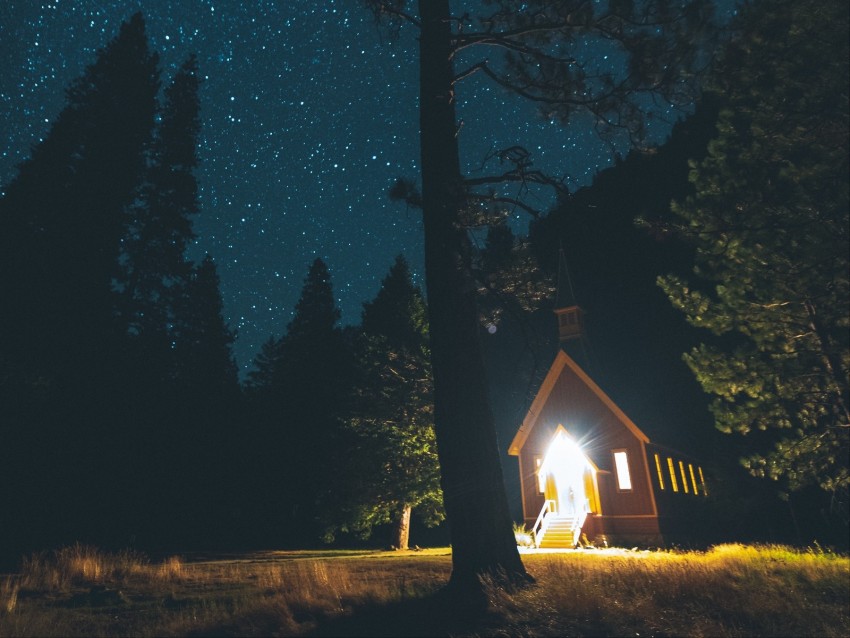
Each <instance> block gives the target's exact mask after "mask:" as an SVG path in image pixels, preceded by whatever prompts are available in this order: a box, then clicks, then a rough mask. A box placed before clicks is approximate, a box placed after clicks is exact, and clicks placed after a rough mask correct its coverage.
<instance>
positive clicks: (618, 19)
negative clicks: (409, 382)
mask: <svg viewBox="0 0 850 638" xmlns="http://www.w3.org/2000/svg"><path fill="white" fill-rule="evenodd" d="M367 4H368V5H369V6H371V8H372V9H373V10H374V11H375V13H376V15H378V16H387V17H389V18H390V19H392V20H398V21H402V22H407V23H408V24H411V25H413V26H415V27H416V28H417V29H418V30H419V38H418V43H419V68H420V80H419V84H420V100H419V112H420V139H421V145H420V151H421V167H422V169H421V176H422V194H421V197H417V200H418V201H420V202H421V206H422V211H423V223H424V232H425V269H426V284H427V298H428V309H429V325H430V336H431V348H432V365H433V372H434V393H435V394H434V403H435V426H436V431H437V441H438V444H439V445H438V449H439V457H440V466H441V471H442V487H443V495H444V500H445V507H446V513H447V518H448V521H449V527H450V529H451V538H452V549H453V551H452V576H451V579H450V583H449V587H450V589H455V590H456V591H457V592H459V593H461V594H467V595H469V596H470V597H472V598H473V599H474V600H475V602H476V603H477V604H481V603H482V602H483V601H484V597H483V595H482V592H481V581H480V576H481V575H482V574H484V573H487V574H491V575H492V576H493V577H495V578H496V579H497V580H499V581H502V582H506V583H508V584H516V583H522V582H527V581H528V579H529V577H528V574H527V572H526V570H525V568H524V566H523V564H522V561H521V560H520V557H519V554H518V551H517V548H516V541H515V539H514V536H513V533H512V529H511V519H510V514H509V512H508V505H507V499H506V496H505V491H504V483H503V477H502V470H501V465H500V454H499V449H498V442H497V438H496V432H495V426H494V421H493V415H492V412H491V408H490V403H489V398H488V389H487V380H486V371H485V369H484V361H483V357H482V352H481V348H480V346H479V343H478V337H479V323H478V308H477V304H476V289H477V286H476V285H475V282H474V277H473V274H472V263H471V253H472V251H471V250H470V242H469V238H468V236H467V228H466V224H465V221H466V219H465V218H466V217H467V216H468V211H469V210H470V208H475V207H478V208H480V207H481V206H484V207H499V206H504V205H505V204H508V205H519V206H523V203H522V202H518V201H517V199H516V198H515V197H511V196H509V195H505V193H504V191H500V190H499V189H500V187H501V186H502V185H505V184H514V185H522V186H524V187H527V186H529V185H533V184H551V183H552V180H548V179H546V178H545V176H543V175H541V174H540V173H539V172H538V171H534V170H532V169H531V166H530V162H529V160H528V153H524V152H517V150H516V149H517V147H512V148H509V149H505V150H504V151H502V152H500V153H497V154H495V155H494V157H498V158H499V159H501V160H502V161H503V162H505V165H506V166H508V167H509V168H508V170H506V171H504V172H501V173H500V174H496V175H491V176H483V177H480V178H474V179H469V178H465V177H464V176H463V174H462V170H461V164H460V154H459V146H458V144H459V142H458V139H459V131H460V127H459V126H458V123H457V118H456V114H455V95H456V93H457V91H458V90H459V88H460V83H461V82H462V81H463V80H464V79H465V78H469V77H470V76H472V75H473V74H478V75H479V76H484V77H487V78H489V79H491V80H493V81H494V82H495V83H496V84H498V85H499V86H501V87H503V88H505V89H507V90H509V91H512V92H513V93H515V94H517V95H519V96H521V97H524V98H526V99H529V100H531V101H534V102H535V103H536V104H538V105H540V106H541V107H542V111H543V114H544V115H545V116H546V117H547V119H550V120H556V121H557V120H559V121H562V122H567V121H570V120H572V119H573V118H574V116H575V115H577V114H582V113H583V114H587V115H589V116H590V117H591V118H592V121H593V122H595V125H596V126H597V127H598V128H600V129H606V130H607V132H612V131H620V132H622V133H623V134H624V135H626V136H639V135H640V133H641V129H642V126H641V124H642V122H643V109H642V107H643V106H644V105H645V98H646V97H647V96H650V95H661V97H663V98H666V99H668V100H672V101H674V102H675V101H682V100H686V99H688V98H689V89H690V88H691V86H692V85H691V83H690V82H689V81H688V80H689V79H692V78H693V77H694V74H693V70H694V68H695V67H696V66H697V63H698V60H697V56H696V54H695V50H696V48H695V46H694V44H695V43H696V42H699V41H700V34H701V31H700V29H699V28H698V27H700V26H702V23H703V18H704V13H703V11H702V9H703V7H704V3H703V2H700V1H695V2H688V3H684V5H683V6H678V5H677V7H676V8H675V9H674V8H673V7H671V6H670V3H667V2H643V3H632V2H610V3H605V4H600V5H598V4H596V3H589V2H584V1H580V0H575V1H573V0H564V1H561V2H551V1H547V0H537V1H530V2H529V1H527V0H523V1H522V2H516V1H513V0H501V1H497V0H494V1H493V2H488V3H486V6H488V7H490V9H491V10H490V11H489V13H486V10H485V15H482V12H481V11H479V7H477V6H476V7H475V9H473V10H470V11H467V12H464V11H463V9H462V8H458V7H455V8H456V9H457V11H456V12H453V11H452V10H451V8H450V6H449V2H448V0H419V2H418V3H417V5H418V12H417V11H416V10H413V9H410V8H409V4H408V3H407V2H404V1H397V0H370V1H369V2H368V3H367ZM473 14H475V15H474V17H473ZM476 27H477V28H476ZM590 41H594V42H595V43H597V44H599V45H600V47H602V49H604V48H605V47H606V46H610V47H612V50H611V51H610V52H611V53H615V52H616V53H615V54H616V55H617V56H622V58H623V59H624V60H625V61H626V66H625V71H624V72H623V73H622V74H619V75H618V74H616V73H611V72H609V71H608V70H607V69H605V68H604V66H605V65H604V64H602V63H601V60H598V59H597V60H594V59H592V56H593V54H594V53H595V52H599V51H601V50H602V49H595V48H594V47H587V46H585V45H586V44H587V43H588V42H590ZM482 49H483V50H484V51H490V52H492V51H501V52H504V53H505V56H504V57H503V58H502V59H501V60H500V61H495V60H491V59H490V58H489V57H483V58H482V59H480V60H479V61H478V62H474V61H472V60H471V56H472V55H474V52H475V51H476V50H478V51H480V50H482ZM461 52H463V59H464V60H465V61H469V62H471V64H470V66H468V67H466V68H465V69H463V70H460V71H459V72H458V71H456V70H455V68H454V64H455V62H456V61H457V60H459V59H461V56H460V55H459V54H460V53H461ZM588 54H590V56H591V59H588ZM605 54H606V53H602V54H601V55H605ZM488 55H489V54H486V53H485V54H484V56H488ZM482 187H489V188H490V190H488V191H487V192H482V191H481V188H482ZM524 208H525V209H526V210H527V209H528V206H524Z"/></svg>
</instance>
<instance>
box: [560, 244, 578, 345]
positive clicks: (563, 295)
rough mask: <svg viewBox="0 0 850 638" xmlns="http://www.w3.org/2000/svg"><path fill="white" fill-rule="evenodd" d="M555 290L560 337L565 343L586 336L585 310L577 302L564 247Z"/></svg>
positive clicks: (561, 250) (561, 251)
mask: <svg viewBox="0 0 850 638" xmlns="http://www.w3.org/2000/svg"><path fill="white" fill-rule="evenodd" d="M557 286H558V287H557V289H556V292H555V315H556V316H557V318H558V339H559V341H560V343H561V345H562V346H563V344H565V343H567V342H570V341H574V340H580V339H582V338H583V337H584V310H582V308H581V306H579V305H578V304H577V303H576V300H575V292H574V291H573V282H572V280H571V279H570V271H569V269H568V268H567V258H566V256H565V255H564V249H563V248H561V249H560V251H559V252H558V283H557Z"/></svg>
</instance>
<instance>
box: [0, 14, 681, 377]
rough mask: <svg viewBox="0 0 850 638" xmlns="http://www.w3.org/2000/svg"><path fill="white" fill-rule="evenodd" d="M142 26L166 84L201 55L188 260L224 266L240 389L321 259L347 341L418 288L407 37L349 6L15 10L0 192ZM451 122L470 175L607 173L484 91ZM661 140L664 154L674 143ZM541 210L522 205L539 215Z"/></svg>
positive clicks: (552, 131) (461, 95) (473, 94)
mask: <svg viewBox="0 0 850 638" xmlns="http://www.w3.org/2000/svg"><path fill="white" fill-rule="evenodd" d="M139 10H141V11H142V12H143V13H144V15H145V19H146V23H147V30H148V36H149V39H150V42H151V47H152V49H153V50H155V51H157V52H159V54H160V56H161V59H160V62H161V66H162V68H163V84H164V85H165V84H167V83H168V82H169V81H170V78H171V76H172V75H173V73H174V70H175V69H176V67H177V66H178V65H179V64H180V62H182V61H183V60H184V59H185V58H186V57H187V56H188V55H189V54H190V53H196V54H197V56H198V61H199V67H200V72H201V75H202V77H203V78H204V82H203V85H202V87H201V106H202V118H203V127H204V128H203V133H202V145H201V149H200V159H201V166H200V169H199V171H198V174H197V176H198V179H199V184H200V189H201V213H200V215H198V216H197V218H196V219H195V231H196V233H197V235H198V238H197V242H196V246H194V247H193V254H192V257H194V258H196V259H197V258H199V257H200V256H202V255H203V253H204V252H209V253H210V254H212V256H213V257H214V258H215V260H216V263H217V265H218V269H219V275H220V277H221V282H222V294H223V297H224V304H225V315H226V316H225V318H226V320H227V321H228V323H229V324H230V326H231V327H233V328H237V329H238V339H237V343H236V346H235V355H236V358H237V362H238V364H239V366H240V368H241V369H242V371H243V372H245V371H246V370H247V369H249V368H250V367H251V361H252V359H253V357H254V355H255V354H256V353H257V351H258V350H259V347H260V345H261V344H262V342H263V341H265V340H266V339H267V338H268V337H269V336H270V335H272V334H274V335H275V336H280V335H281V334H283V332H284V331H285V327H286V324H287V323H288V322H289V320H290V319H291V316H292V312H293V310H294V307H295V303H296V302H297V300H298V296H299V294H300V292H301V287H302V284H303V280H304V277H305V275H306V273H307V269H308V267H309V265H310V263H311V262H312V261H313V260H314V259H315V258H316V257H321V258H322V259H324V260H325V261H326V263H327V264H328V267H329V269H330V272H331V276H332V278H333V284H334V291H335V294H336V297H337V300H338V305H339V308H340V309H341V311H342V322H343V324H357V323H359V321H360V312H361V309H362V305H361V304H362V303H363V302H364V301H367V300H370V299H372V298H373V297H374V295H375V294H376V293H377V290H378V287H379V285H380V281H381V279H382V278H383V277H384V275H385V274H386V272H387V270H388V269H389V267H390V265H391V263H392V260H393V258H394V256H395V255H397V254H398V253H404V254H405V256H406V257H407V258H408V260H409V261H410V262H411V265H412V268H413V270H414V272H415V274H416V278H417V283H419V284H420V285H422V284H423V283H424V282H423V281H422V232H421V222H420V219H419V217H420V216H419V213H418V212H417V211H413V210H410V211H408V210H405V207H404V205H402V204H398V203H394V202H391V201H390V200H389V199H388V198H387V195H386V191H387V189H388V187H389V186H390V185H391V184H392V182H393V181H394V180H395V178H397V177H399V176H406V177H410V178H414V179H415V178H417V172H418V160H419V143H418V113H417V101H418V86H417V79H418V62H417V56H416V53H417V42H416V40H415V33H414V31H413V30H412V29H403V30H402V35H401V38H400V39H399V40H398V41H396V42H392V41H390V40H388V38H387V37H386V34H385V33H384V32H382V31H381V30H379V29H378V28H377V27H376V26H375V24H374V20H373V18H372V15H371V14H370V12H369V11H368V10H367V9H365V8H363V7H362V5H361V4H360V3H359V2H357V1H355V0H336V1H334V0H324V1H317V0H289V1H287V2H278V1H274V0H262V1H260V0H252V1H250V2H245V1H244V0H183V1H179V0H173V1H167V0H150V1H145V2H139V1H129V0H113V1H107V0H77V1H70V0H54V1H53V2H42V3H39V2H35V1H34V0H11V1H10V0H5V1H4V2H2V3H0V64H2V68H3V72H2V74H0V122H2V130H3V131H5V132H6V134H5V135H3V137H2V139H0V184H8V183H9V181H10V180H11V179H12V178H13V177H14V175H15V174H16V166H17V164H18V163H19V162H21V161H23V160H24V159H26V158H27V157H28V155H29V152H30V149H31V147H32V146H33V145H34V144H36V143H38V141H39V140H40V139H41V137H42V136H44V135H45V134H46V132H47V131H48V128H49V126H50V124H51V123H52V122H53V121H54V119H55V118H56V116H57V115H58V113H59V112H60V110H61V109H62V107H63V105H64V89H65V87H67V86H68V84H69V83H70V82H71V81H72V80H73V79H75V78H77V77H78V76H80V75H81V74H82V72H83V70H84V68H85V66H86V65H88V64H90V63H92V62H93V61H94V59H95V52H96V51H97V49H99V48H101V47H102V46H103V45H104V44H106V42H107V41H108V40H110V39H112V38H113V37H114V36H115V35H116V34H117V33H118V28H119V25H120V23H121V22H122V21H123V20H126V19H128V18H129V17H130V16H131V15H132V14H133V13H135V12H136V11H139ZM458 106H459V108H458V116H459V118H460V119H462V121H463V127H462V129H461V132H460V141H461V153H462V160H463V162H464V164H465V167H466V170H467V171H468V172H469V173H470V174H474V173H475V172H476V171H479V170H480V165H481V162H482V159H483V157H484V156H485V155H486V153H487V152H488V151H489V150H491V149H493V148H504V147H507V146H510V145H512V144H522V145H524V146H525V147H526V148H528V149H529V150H531V151H532V152H533V157H534V160H535V166H536V167H539V168H541V169H544V170H546V171H548V172H549V173H550V174H552V175H555V176H558V177H563V178H565V182H566V184H567V186H568V187H569V188H570V190H575V189H576V188H577V187H580V186H582V185H585V184H587V183H589V181H590V180H591V178H592V177H593V175H594V174H595V173H596V172H597V171H598V170H600V169H601V168H604V167H605V166H607V165H608V164H609V163H610V162H611V161H612V153H611V149H610V147H609V146H608V145H606V144H605V143H603V142H602V141H600V140H599V139H597V138H596V136H595V134H594V133H593V132H592V130H591V127H589V126H587V125H582V123H581V122H580V121H579V122H577V123H575V124H574V125H573V126H572V127H571V128H568V129H565V128H563V127H561V126H560V125H558V124H556V123H552V122H545V121H543V120H541V119H540V118H539V117H537V115H536V114H535V112H534V109H533V107H531V106H529V105H528V104H526V103H524V102H522V101H520V100H519V99H517V98H514V97H512V96H509V95H507V94H506V93H505V92H504V91H502V90H501V89H499V88H498V87H495V86H494V85H491V84H488V83H487V81H486V79H485V78H483V77H481V78H479V77H478V76H473V77H472V78H470V79H468V80H465V81H464V82H463V83H461V84H460V85H459V87H458ZM655 126H656V129H655V131H654V136H655V137H663V136H664V135H666V132H667V129H666V125H664V124H662V123H658V124H656V125H655ZM623 150H625V149H623ZM487 172H489V171H487ZM546 197H547V196H545V195H543V194H540V195H538V196H537V199H534V198H533V199H532V200H531V201H530V202H529V203H531V204H533V205H535V206H536V207H538V208H540V209H544V210H545V209H546V208H547V206H548V205H549V204H550V203H551V202H550V201H548V200H547V199H546ZM522 215H525V213H522ZM523 223H524V219H523V218H522V217H520V216H519V215H518V216H517V224H519V225H522V224H523Z"/></svg>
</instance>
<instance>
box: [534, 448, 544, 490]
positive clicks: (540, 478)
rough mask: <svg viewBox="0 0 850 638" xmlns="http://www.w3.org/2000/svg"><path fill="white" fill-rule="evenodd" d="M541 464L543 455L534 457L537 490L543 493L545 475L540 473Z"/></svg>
mask: <svg viewBox="0 0 850 638" xmlns="http://www.w3.org/2000/svg"><path fill="white" fill-rule="evenodd" d="M541 465H543V457H542V456H535V457H534V472H535V473H536V474H537V491H538V492H540V493H541V494H543V493H544V492H545V491H546V477H544V476H543V475H542V474H541V473H540V466H541Z"/></svg>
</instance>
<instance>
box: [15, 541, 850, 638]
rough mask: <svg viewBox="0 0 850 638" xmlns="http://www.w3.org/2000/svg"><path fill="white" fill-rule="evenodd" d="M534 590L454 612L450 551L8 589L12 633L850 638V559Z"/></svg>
mask: <svg viewBox="0 0 850 638" xmlns="http://www.w3.org/2000/svg"><path fill="white" fill-rule="evenodd" d="M523 560H524V562H525V565H526V567H527V568H528V570H529V572H530V573H531V574H532V575H533V576H534V577H535V578H536V580H537V584H536V585H535V586H532V587H529V588H526V589H523V590H520V591H516V592H512V593H508V592H505V591H503V590H500V589H498V588H496V587H492V586H489V587H487V592H488V596H489V602H490V606H489V610H488V612H487V613H486V614H485V615H484V616H479V617H476V618H474V619H470V618H466V619H458V618H456V617H454V616H451V615H449V614H447V613H446V609H447V607H448V605H446V601H445V600H444V599H442V598H441V597H440V596H439V595H437V592H438V591H439V590H440V587H441V586H442V585H443V584H444V583H445V582H446V580H447V578H448V575H449V572H450V570H451V557H450V554H449V550H447V549H444V550H425V551H423V552H416V553H414V552H378V551H374V552H319V553H317V552H313V553H308V552H267V553H261V554H250V555H244V556H241V557H231V558H230V559H228V560H198V559H193V560H181V559H180V558H178V557H171V558H168V559H166V560H164V561H162V562H157V563H152V562H150V561H148V560H147V559H145V558H144V557H143V556H140V555H138V554H132V553H122V554H106V553H103V552H100V551H98V550H96V549H93V548H90V547H84V546H74V547H70V548H65V549H62V550H59V551H58V552H55V553H53V554H49V555H48V554H39V555H37V556H34V557H31V558H29V559H27V560H26V561H24V563H23V566H22V570H21V573H20V574H17V575H13V576H9V577H5V578H0V635H2V636H10V637H13V636H87V635H104V636H119V635H120V636H125V635H131V636H200V635H210V634H214V635H224V636H272V635H278V636H288V635H365V636H377V635H385V636H395V635H409V636H421V635H443V636H445V635H476V636H477V635H487V636H490V635H495V636H564V635H574V636H604V635H616V636H620V635H655V636H665V635H676V636H730V637H731V636H752V635H759V636H767V635H775V636H781V635H787V636H845V635H850V611H848V605H849V604H850V559H848V558H847V557H842V556H836V555H833V554H829V553H824V552H820V551H796V550H792V549H789V548H787V547H778V546H767V547H753V546H743V545H722V546H718V547H715V548H714V549H712V550H710V551H708V552H704V553H702V552H637V551H625V550H616V549H609V550H586V551H572V552H563V553H527V554H525V555H524V556H523Z"/></svg>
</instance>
